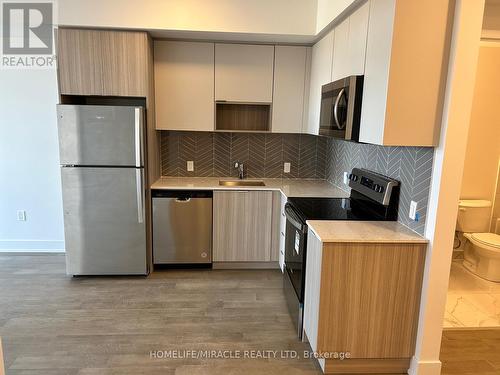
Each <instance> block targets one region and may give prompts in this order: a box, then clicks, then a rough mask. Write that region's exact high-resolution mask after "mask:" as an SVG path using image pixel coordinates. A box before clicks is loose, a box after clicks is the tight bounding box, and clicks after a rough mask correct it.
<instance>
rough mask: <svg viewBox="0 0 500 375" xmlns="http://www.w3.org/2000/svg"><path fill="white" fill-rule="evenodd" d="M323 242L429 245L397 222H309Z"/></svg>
mask: <svg viewBox="0 0 500 375" xmlns="http://www.w3.org/2000/svg"><path fill="white" fill-rule="evenodd" d="M307 225H308V226H309V229H311V230H312V231H313V232H314V234H316V236H317V237H318V238H319V239H320V240H321V242H323V243H325V242H351V243H352V242H370V243H427V242H428V241H427V240H426V239H425V238H424V237H422V236H420V235H419V234H417V233H415V232H413V231H412V230H410V229H408V228H407V227H405V226H404V225H402V224H400V223H398V222H396V221H343V220H342V221H332V220H308V221H307Z"/></svg>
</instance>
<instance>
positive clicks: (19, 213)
mask: <svg viewBox="0 0 500 375" xmlns="http://www.w3.org/2000/svg"><path fill="white" fill-rule="evenodd" d="M17 221H26V211H24V210H18V211H17Z"/></svg>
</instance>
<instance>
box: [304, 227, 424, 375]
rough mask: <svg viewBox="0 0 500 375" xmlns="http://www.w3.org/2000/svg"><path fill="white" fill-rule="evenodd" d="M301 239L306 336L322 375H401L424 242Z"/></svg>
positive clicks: (410, 345)
mask: <svg viewBox="0 0 500 375" xmlns="http://www.w3.org/2000/svg"><path fill="white" fill-rule="evenodd" d="M307 241H308V242H307V260H306V286H305V303H304V333H305V334H306V336H307V340H308V341H309V343H310V345H311V348H312V350H313V351H315V352H317V353H324V354H325V355H324V357H320V358H319V363H320V366H321V367H322V369H323V372H324V373H406V372H407V370H408V368H409V366H410V360H411V357H412V355H413V354H414V351H415V339H416V333H417V325H418V312H419V304H420V293H421V285H422V277H423V271H424V261H425V252H426V247H427V245H426V244H418V243H404V242H394V243H370V242H366V243H363V242H358V243H356V242H335V243H322V242H321V241H320V240H319V239H318V237H316V236H315V235H314V234H312V233H311V232H310V233H309V235H308V238H307ZM330 353H339V354H340V353H343V354H344V355H347V354H348V355H349V357H346V358H349V359H348V360H341V359H339V357H335V356H330V355H329V354H330Z"/></svg>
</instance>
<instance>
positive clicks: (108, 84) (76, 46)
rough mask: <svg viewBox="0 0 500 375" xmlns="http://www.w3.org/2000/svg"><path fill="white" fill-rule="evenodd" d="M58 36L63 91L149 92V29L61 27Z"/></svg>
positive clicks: (64, 92) (111, 94)
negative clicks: (146, 30)
mask: <svg viewBox="0 0 500 375" xmlns="http://www.w3.org/2000/svg"><path fill="white" fill-rule="evenodd" d="M57 36H58V37H57V51H58V74H59V91H60V94H61V95H98V96H101V95H106V96H136V97H146V96H147V95H148V87H149V66H148V64H149V61H150V59H149V57H150V50H149V39H148V35H147V33H145V32H128V31H103V30H87V29H66V28H59V29H58V33H57Z"/></svg>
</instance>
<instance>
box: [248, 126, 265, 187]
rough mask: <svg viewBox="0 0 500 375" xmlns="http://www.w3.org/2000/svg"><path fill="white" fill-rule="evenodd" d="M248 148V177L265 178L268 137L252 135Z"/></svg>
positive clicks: (249, 138)
mask: <svg viewBox="0 0 500 375" xmlns="http://www.w3.org/2000/svg"><path fill="white" fill-rule="evenodd" d="M248 147H249V150H248V154H249V158H248V162H247V168H246V173H247V176H248V177H251V178H259V177H263V176H264V175H265V170H266V135H265V134H250V135H249V137H248Z"/></svg>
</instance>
